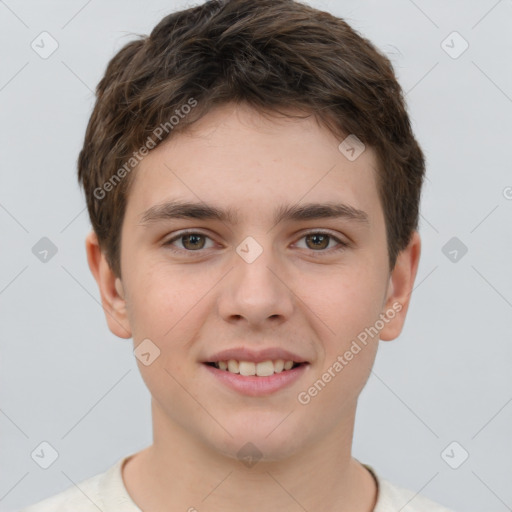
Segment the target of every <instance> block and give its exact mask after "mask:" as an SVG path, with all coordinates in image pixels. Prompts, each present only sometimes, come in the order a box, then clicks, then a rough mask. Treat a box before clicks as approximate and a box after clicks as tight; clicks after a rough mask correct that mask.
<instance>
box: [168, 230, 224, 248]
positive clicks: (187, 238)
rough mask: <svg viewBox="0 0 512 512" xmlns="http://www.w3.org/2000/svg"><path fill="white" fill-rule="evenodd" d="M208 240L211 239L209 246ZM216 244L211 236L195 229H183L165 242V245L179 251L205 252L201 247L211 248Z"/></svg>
mask: <svg viewBox="0 0 512 512" xmlns="http://www.w3.org/2000/svg"><path fill="white" fill-rule="evenodd" d="M208 241H210V245H209V246H207V243H208ZM214 245H215V244H214V243H213V240H212V239H211V238H210V237H209V236H207V235H204V234H203V233H199V232H195V231H189V232H183V231H182V232H181V234H178V235H176V236H175V237H174V238H171V239H170V240H168V241H167V242H165V243H164V246H166V247H167V248H169V249H170V250H172V251H173V252H177V253H178V252H179V253H184V252H185V253H186V252H189V253H190V252H204V251H201V249H205V250H206V249H211V248H212V247H213V246H214Z"/></svg>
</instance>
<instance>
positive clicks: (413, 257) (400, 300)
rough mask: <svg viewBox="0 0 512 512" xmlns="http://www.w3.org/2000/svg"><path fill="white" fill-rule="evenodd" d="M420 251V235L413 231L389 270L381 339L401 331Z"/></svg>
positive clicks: (386, 338)
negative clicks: (406, 244) (391, 269)
mask: <svg viewBox="0 0 512 512" xmlns="http://www.w3.org/2000/svg"><path fill="white" fill-rule="evenodd" d="M420 253H421V239H420V235H419V233H418V232H417V231H414V232H413V235H412V236H411V240H410V242H409V244H408V246H407V247H406V248H405V249H404V250H403V251H401V252H400V253H399V255H398V257H397V260H396V264H395V267H394V269H393V271H392V272H391V276H390V280H389V287H388V292H387V297H386V301H385V304H384V309H383V311H382V314H383V315H384V317H385V325H384V327H383V329H382V330H381V331H380V335H379V337H380V339H381V340H383V341H391V340H394V339H395V338H397V337H398V336H399V335H400V333H401V332H402V328H403V326H404V323H405V318H406V315H407V310H408V308H409V303H410V299H411V293H412V289H413V286H414V281H415V279H416V273H417V271H418V265H419V260H420Z"/></svg>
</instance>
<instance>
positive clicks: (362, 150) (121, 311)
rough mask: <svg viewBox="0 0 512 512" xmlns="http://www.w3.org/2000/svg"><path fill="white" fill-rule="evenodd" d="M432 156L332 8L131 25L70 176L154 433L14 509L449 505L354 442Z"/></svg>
mask: <svg viewBox="0 0 512 512" xmlns="http://www.w3.org/2000/svg"><path fill="white" fill-rule="evenodd" d="M424 167H425V164H424V157H423V154H422V151H421V149H420V147H419V146H418V144H417V142H416V140H415V138H414V136H413V133H412V131H411V127H410V122H409V119H408V115H407V113H406V109H405V105H404V100H403V96H402V92H401V89H400V86H399V84H398V83H397V81H396V78H395V75H394V72H393V69H392V66H391V64H390V62H389V61H388V59H387V58H386V57H385V56H383V55H382V54H381V53H380V52H379V51H378V50H376V49H375V48H374V47H373V46H372V44H371V43H370V42H369V41H367V40H366V39H364V38H362V37H361V36H360V35H358V34H357V33H356V32H354V30H353V29H351V28H350V27H349V26H348V25H347V24H346V23H345V22H344V21H342V20H341V19H338V18H335V17H333V16H331V15H329V14H327V13H324V12H320V11H317V10H315V9H313V8H311V7H307V6H305V5H302V4H300V3H297V2H294V1H293V0H259V1H257V2H254V1H253V0H232V1H210V2H207V3H205V4H204V5H201V6H199V7H195V8H191V9H188V10H186V11H182V12H178V13H175V14H171V15H169V16H167V17H166V18H164V19H163V20H162V21H161V22H160V23H159V24H158V25H157V26H156V27H155V29H154V30H153V32H152V33H151V35H150V36H149V37H147V38H141V39H140V40H137V41H134V42H131V43H129V44H127V45H126V46H125V47H124V48H123V49H122V50H121V51H120V52H119V53H118V54H117V55H116V56H115V57H114V58H113V59H112V61H111V62H110V64H109V66H108V68H107V70H106V73H105V76H104V77H103V79H102V80H101V81H100V83H99V84H98V88H97V102H96V105H95V108H94V111H93V113H92V116H91V119H90V122H89V126H88V128H87V133H86V137H85V142H84V146H83V149H82V151H81V153H80V157H79V179H80V181H81V183H82V185H83V186H84V189H85V193H86V198H87V205H88V209H89V214H90V217H91V221H92V225H93V228H94V231H93V232H92V233H91V234H90V235H89V236H88V237H87V241H86V246H87V256H88V261H89V265H90V268H91V271H92V273H93V275H94V277H95V279H96V281H97V283H98V286H99V290H100V293H101V298H102V302H103V306H104V309H105V313H106V319H107V322H108V326H109V328H110V330H111V331H112V332H113V333H114V334H116V335H117V336H120V337H122V338H130V337H133V340H134V349H135V350H134V353H135V356H136V357H137V363H138V366H139V369H140V371H141V374H142V377H143V379H144V381H145V383H146V385H147V386H148V389H149V390H150V392H151V395H152V419H153V430H154V440H153V444H152V445H151V446H149V447H148V448H146V449H144V450H142V451H140V452H138V453H134V454H130V455H129V456H126V457H123V458H122V459H120V460H119V461H118V463H117V464H115V465H114V466H113V467H111V468H109V469H108V470H107V471H106V472H105V473H102V474H100V475H96V476H93V477H91V478H90V479H88V480H86V481H84V482H82V483H81V484H80V485H79V488H76V487H72V488H69V489H67V490H66V491H64V492H63V493H61V494H58V495H57V496H54V497H51V498H48V499H46V500H45V501H43V502H40V503H39V504H36V505H34V506H32V507H29V508H28V509H26V512H43V511H48V512H49V511H52V512H58V511H77V512H78V511H80V512H82V511H84V512H85V511H96V510H98V509H99V510H102V511H104V512H113V511H123V512H132V511H133V512H135V511H139V512H140V511H141V510H144V511H151V512H163V511H166V512H169V511H179V510H181V511H195V510H198V511H212V512H214V511H215V512H216V511H223V512H229V511H234V510H280V511H295V510H308V511H311V512H312V511H323V512H327V511H329V512H331V511H332V512H334V511H336V512H371V511H375V512H391V511H398V510H402V511H404V512H419V511H427V510H428V511H432V512H433V511H445V512H446V511H447V510H448V509H446V508H444V507H442V506H440V505H437V504H435V503H433V502H432V501H430V500H428V499H426V498H425V497H422V496H419V495H417V494H416V493H415V492H413V491H409V490H406V489H403V488H401V487H398V486H396V485H393V484H391V483H390V482H388V481H387V480H385V479H383V478H382V477H380V476H379V475H377V474H376V472H375V471H374V470H373V468H371V466H368V465H364V464H361V463H360V462H359V461H358V460H356V459H354V458H353V457H352V456H351V446H352V438H353V426H354V419H355V413H356V406H357V400H358V397H359V394H360V392H361V390H362V389H363V387H364V385H365V384H366V382H367V379H368V377H369V374H370V371H371V368H372V364H373V362H374V359H375V356H376V352H377V347H378V342H379V339H380V340H386V341H387V340H393V339H395V338H396V337H397V336H398V335H399V334H400V331H401V330H402V327H403V325H404V321H405V317H406V313H407V309H408V305H409V301H410V295H411V291H412V288H413V283H414V279H415V276H416V271H417V268H418V261H419V257H420V239H419V235H418V232H417V223H418V211H419V200H420V193H421V185H422V180H423V175H424Z"/></svg>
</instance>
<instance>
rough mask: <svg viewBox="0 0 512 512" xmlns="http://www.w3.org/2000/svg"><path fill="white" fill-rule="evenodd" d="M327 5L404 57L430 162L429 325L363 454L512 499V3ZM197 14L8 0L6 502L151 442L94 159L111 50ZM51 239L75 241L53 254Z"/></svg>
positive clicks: (367, 432)
mask: <svg viewBox="0 0 512 512" xmlns="http://www.w3.org/2000/svg"><path fill="white" fill-rule="evenodd" d="M311 3H312V4H313V5H315V6H318V7H320V8H323V9H326V10H329V11H331V12H333V13H335V14H337V15H339V16H342V17H344V18H345V19H346V20H347V21H348V22H349V23H351V24H352V25H353V26H354V27H355V28H356V29H358V30H359V31H360V32H361V33H362V34H363V35H364V36H366V37H368V38H369V39H370V40H372V41H373V42H374V43H375V44H377V46H379V47H380V48H381V49H382V50H383V51H384V52H386V53H387V54H388V55H389V56H390V58H391V59H392V62H393V63H394V65H395V68H396V71H397V73H398V76H399V80H400V82H401V84H402V86H403V88H404V91H406V92H407V96H406V97H407V102H408V105H409V111H410V115H411V119H412V122H413V125H414V129H415V132H416V134H417V137H418V139H419V141H420V144H421V145H422V147H423V149H424V151H425V154H426V156H427V161H428V174H427V175H428V179H427V182H426V186H425V189H424V194H423V202H422V210H421V211H422V216H421V228H420V233H421V235H422V239H423V253H422V259H421V264H420V267H419V271H418V278H417V281H416V288H415V290H414V292H413V298H412V304H411V308H410V312H409V316H408V319H407V322H406V326H405V329H404V331H403V333H402V335H401V336H400V338H399V339H397V340H395V341H393V342H381V345H380V351H379V354H378V356H377V360H376V364H375V367H374V371H373V373H372V375H371V377H370V380H369V382H368V384H367V386H366V388H365V389H364V391H363V393H362V395H361V398H360V402H359V404H360V405H359V410H358V415H357V419H356V433H355V438H354V450H353V454H354V456H355V457H356V458H358V459H359V460H360V461H362V462H365V463H368V464H370V465H372V466H373V467H374V468H375V469H376V470H377V471H378V472H379V473H380V474H381V475H382V476H383V477H385V478H387V479H389V480H391V481H392V482H394V483H396V484H399V485H401V486H404V487H408V488H411V489H414V490H415V491H418V492H421V493H422V494H424V495H426V496H428V497H430V498H431V499H434V500H436V501H439V502H441V503H443V504H445V505H446V506H449V507H451V508H453V509H455V510H458V511H462V510H464V511H467V512H471V511H486V512H488V511H506V510H512V487H511V485H510V483H511V477H512V442H511V440H510V432H511V424H512V404H511V401H512V379H511V375H512V371H511V370H512V364H511V361H512V348H511V343H510V340H511V334H512V309H511V308H512V272H511V262H512V242H511V227H510V226H511V220H512V172H511V169H512V165H511V162H510V147H511V143H510V141H511V138H512V123H511V116H512V66H511V64H512V60H511V57H510V56H511V55H512V1H511V0H501V1H496V0H482V1H453V0H452V1H448V2H446V1H441V0H435V1H429V2H427V1H420V0H416V1H415V2H413V1H412V0H392V1H387V2H378V1H376V0H375V1H361V0H360V1H355V0H353V1H315V2H311ZM188 5H191V4H190V3H186V2H183V1H180V2H176V1H163V0H153V1H148V2H142V1H140V2H135V1H120V0H116V1H109V2H100V1H98V0H92V1H89V2H85V1H83V0H72V1H66V2H64V1H61V2H50V1H45V2H43V1H35V0H30V1H28V0H25V1H17V0H5V1H0V43H1V46H0V52H1V60H0V63H1V64H0V112H1V124H0V130H1V133H0V141H1V142H0V144H1V156H2V160H1V165H0V173H1V188H0V229H1V234H2V250H1V258H2V259H1V265H0V314H1V344H2V345H1V360H0V361H1V362H0V364H1V367H0V400H1V402H0V404H1V408H0V432H1V437H0V460H1V468H0V470H1V477H0V510H2V511H12V510H16V509H18V508H20V507H21V506H24V505H27V504H29V503H33V502H35V501H38V500H40V499H42V498H44V497H47V496H50V495H53V494H55V493H57V492H59V491H62V490H63V489H65V488H67V487H68V486H70V485H73V483H78V482H80V481H81V480H83V479H85V478H88V477H89V476H92V475H95V474H97V473H99V472H102V471H104V470H105V469H106V468H107V467H109V466H110V465H112V464H114V462H116V461H117V460H118V459H119V458H120V457H122V456H124V455H126V454H128V453H132V452H135V451H137V450H139V449H142V448H143V447H145V446H147V445H148V444H150V443H151V422H150V421H151V418H150V402H149V398H150V397H149V393H148V391H147V389H146V388H145V386H144V383H143V381H142V379H141V377H140V375H139V373H138V369H137V366H136V364H135V359H134V356H133V353H132V345H131V344H132V341H131V340H121V339H118V338H116V337H115V336H113V335H112V334H111V333H110V332H109V331H108V329H107V327H106V322H105V320H104V316H103V312H102V310H101V307H100V305H99V302H98V301H99V294H98V291H97V288H96V284H95V282H94V280H93V278H92V276H91V275H90V273H89V269H88V267H87V262H86V257H85V251H84V237H85V235H86V233H87V231H88V229H89V221H88V217H87V212H86V210H85V202H84V199H83V196H82V193H81V192H80V190H79V189H78V186H77V183H76V177H75V176H76V159H77V156H78V152H79V150H80V148H81V143H82V141H83V136H84V131H85V127H86V123H87V121H88V117H89V115H90V112H91V109H92V105H93V94H92V91H93V90H94V88H95V86H96V84H97V82H98V81H99V80H100V78H101V76H102V74H103V72H104V69H105V66H106V64H107V62H108V60H109V59H110V58H111V57H112V56H113V54H114V53H115V52H116V51H117V50H118V49H120V48H121V46H123V45H124V44H125V43H126V42H128V41H129V40H130V39H131V38H132V36H131V35H130V34H131V33H148V32H149V31H150V30H151V29H152V27H153V26H154V25H155V24H156V23H157V22H158V21H159V20H160V18H161V17H162V16H164V15H165V14H167V13H169V12H171V11H173V10H176V9H177V8H183V7H185V6H188ZM43 31H48V32H49V33H50V34H51V36H52V37H53V38H54V39H55V40H56V41H57V42H58V45H59V46H58V49H57V50H56V51H55V53H53V54H52V55H51V56H49V57H48V58H47V59H43V58H41V57H40V56H39V55H38V54H37V53H36V52H35V51H34V50H33V49H32V48H31V42H32V41H33V40H35V39H36V42H37V41H38V40H39V39H37V38H38V36H39V34H40V33H41V32H43ZM453 31H457V32H458V33H460V35H461V36H462V37H463V38H464V40H466V41H467V42H468V43H469V48H468V49H467V50H466V51H465V52H464V53H462V54H461V55H458V53H459V52H460V51H461V50H462V49H463V46H462V44H463V41H462V40H460V39H457V37H456V36H453V35H452V36H450V34H451V33H452V32H453ZM447 37H448V39H446V38H447ZM444 40H446V43H445V44H444V45H442V41H444ZM447 45H448V46H447ZM443 46H444V48H443ZM45 47H46V48H49V45H45ZM449 47H451V48H449ZM445 50H448V51H449V52H451V54H452V56H450V55H449V54H448V53H447V51H445ZM454 56H457V58H454ZM42 237H48V238H49V239H50V240H51V241H52V242H53V244H55V246H56V247H57V248H58V252H57V254H55V256H53V257H51V258H50V255H49V256H48V261H47V262H46V263H43V262H41V261H40V260H39V259H38V258H36V256H35V255H34V254H33V253H32V247H33V246H34V245H35V244H36V243H37V242H38V241H39V240H40V239H41V238H42ZM452 237H457V239H458V241H456V242H455V243H457V244H459V245H460V243H463V244H464V245H465V246H466V247H467V249H468V252H467V254H465V255H464V256H461V254H462V253H461V252H460V249H457V250H458V251H459V252H458V253H457V258H458V259H457V261H451V260H450V258H453V255H454V253H452V255H451V256H450V255H449V254H448V256H450V258H449V257H447V256H446V255H445V254H444V253H443V247H444V246H445V244H446V243H447V242H448V241H449V240H450V239H451V238H452ZM452 250H453V248H451V247H450V246H448V249H447V250H446V249H445V252H446V253H449V251H452ZM43 441H46V442H48V443H50V444H51V445H52V446H53V447H54V448H55V449H56V450H57V452H58V454H59V456H58V459H57V460H56V461H55V463H54V464H53V465H51V466H50V467H49V468H48V469H42V468H41V467H39V466H38V465H37V464H36V463H35V462H34V461H33V460H32V458H31V453H32V452H33V451H34V449H36V447H38V446H39V445H40V443H41V442H43ZM453 441H455V442H456V443H458V444H456V445H452V446H451V447H450V448H449V449H448V450H446V451H445V448H446V447H447V446H448V445H450V443H452V442H453ZM464 450H465V451H467V452H468V453H469V458H468V459H467V460H466V461H465V462H464V463H463V464H462V465H460V467H458V469H453V468H452V467H450V466H449V465H448V463H447V462H446V461H449V462H450V464H452V466H455V465H457V464H459V463H460V461H461V460H462V456H463V454H464ZM443 453H444V454H445V455H444V456H443V455H442V454H443Z"/></svg>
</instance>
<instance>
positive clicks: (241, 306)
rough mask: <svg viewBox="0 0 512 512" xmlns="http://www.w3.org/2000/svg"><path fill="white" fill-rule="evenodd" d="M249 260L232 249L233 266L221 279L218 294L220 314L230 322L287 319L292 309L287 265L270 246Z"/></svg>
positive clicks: (275, 322)
mask: <svg viewBox="0 0 512 512" xmlns="http://www.w3.org/2000/svg"><path fill="white" fill-rule="evenodd" d="M249 261H250V260H246V259H244V258H243V257H241V256H240V255H239V254H238V253H236V252H234V254H233V264H234V268H233V269H232V270H231V272H229V273H228V275H227V276H226V279H224V280H223V281H222V289H221V292H220V296H219V297H218V303H217V304H218V311H219V314H220V315H221V317H222V318H223V319H224V320H225V321H227V322H230V323H233V322H242V321H245V322H246V323H247V324H248V325H250V326H252V327H264V326H265V324H269V323H270V324H272V325H273V326H277V325H278V324H281V323H283V322H284V321H286V320H287V319H289V318H290V316H291V315H292V312H293V308H294V294H293V292H292V289H293V286H292V283H291V282H290V278H289V277H288V276H287V272H286V268H285V266H284V265H283V264H282V261H280V260H279V258H278V257H276V255H275V254H274V251H272V249H271V248H263V251H262V252H261V254H260V255H259V256H258V257H257V258H256V259H255V260H254V261H252V262H249Z"/></svg>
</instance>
